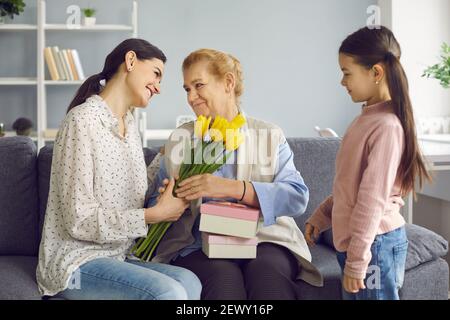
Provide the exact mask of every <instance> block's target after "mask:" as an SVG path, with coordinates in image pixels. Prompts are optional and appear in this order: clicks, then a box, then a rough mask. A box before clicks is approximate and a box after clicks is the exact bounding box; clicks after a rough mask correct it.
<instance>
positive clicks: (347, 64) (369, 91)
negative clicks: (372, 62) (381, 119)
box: [339, 53, 377, 102]
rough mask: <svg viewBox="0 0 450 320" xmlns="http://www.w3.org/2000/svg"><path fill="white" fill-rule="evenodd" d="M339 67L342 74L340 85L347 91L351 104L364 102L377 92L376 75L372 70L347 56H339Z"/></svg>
mask: <svg viewBox="0 0 450 320" xmlns="http://www.w3.org/2000/svg"><path fill="white" fill-rule="evenodd" d="M339 65H340V67H341V70H342V72H343V77H342V80H341V84H342V85H343V86H344V87H345V88H346V89H347V92H348V94H349V95H350V96H351V98H352V100H353V102H366V101H369V100H371V99H372V97H373V96H374V94H376V92H377V85H376V81H377V78H376V75H375V74H374V71H373V70H372V69H367V68H365V67H364V66H362V65H360V64H358V63H356V61H355V59H354V58H353V57H351V56H349V55H346V54H343V53H340V54H339Z"/></svg>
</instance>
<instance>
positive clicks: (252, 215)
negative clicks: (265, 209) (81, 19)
mask: <svg viewBox="0 0 450 320" xmlns="http://www.w3.org/2000/svg"><path fill="white" fill-rule="evenodd" d="M200 212H201V213H202V214H210V215H214V216H222V217H228V218H234V219H242V220H250V221H258V219H259V214H260V210H259V209H255V208H251V207H247V206H246V205H243V204H239V203H233V202H219V201H211V202H207V203H203V204H202V205H201V206H200Z"/></svg>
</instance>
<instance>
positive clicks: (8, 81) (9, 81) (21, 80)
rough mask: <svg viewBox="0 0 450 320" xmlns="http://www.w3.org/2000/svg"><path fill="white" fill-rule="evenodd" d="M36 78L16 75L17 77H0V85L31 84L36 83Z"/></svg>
mask: <svg viewBox="0 0 450 320" xmlns="http://www.w3.org/2000/svg"><path fill="white" fill-rule="evenodd" d="M36 84H37V79H36V78H27V77H15V78H7V77H5V78H0V86H30V85H36Z"/></svg>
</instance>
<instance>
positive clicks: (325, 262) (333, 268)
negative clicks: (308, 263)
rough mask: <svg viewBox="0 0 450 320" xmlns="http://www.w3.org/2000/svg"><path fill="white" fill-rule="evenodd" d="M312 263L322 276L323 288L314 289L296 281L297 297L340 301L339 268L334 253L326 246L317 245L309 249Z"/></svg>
mask: <svg viewBox="0 0 450 320" xmlns="http://www.w3.org/2000/svg"><path fill="white" fill-rule="evenodd" d="M310 251H311V256H312V263H313V264H314V265H315V266H316V267H317V269H318V270H319V271H320V273H321V274H322V276H323V287H314V286H312V285H310V284H308V283H306V282H304V281H301V280H298V281H297V284H298V286H297V296H298V299H301V300H340V299H342V294H341V287H342V286H341V274H342V272H341V267H340V266H339V263H338V261H337V258H336V253H335V252H334V251H333V250H332V249H331V248H329V247H328V246H325V245H321V244H317V245H315V246H314V247H311V248H310Z"/></svg>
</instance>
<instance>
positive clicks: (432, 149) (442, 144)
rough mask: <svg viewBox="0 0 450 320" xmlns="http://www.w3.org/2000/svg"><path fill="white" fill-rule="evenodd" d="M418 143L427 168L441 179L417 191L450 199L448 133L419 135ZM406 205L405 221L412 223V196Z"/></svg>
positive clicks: (449, 140) (404, 211)
mask: <svg viewBox="0 0 450 320" xmlns="http://www.w3.org/2000/svg"><path fill="white" fill-rule="evenodd" d="M418 142H419V145H420V148H421V150H422V153H423V155H424V158H425V160H426V162H427V166H428V169H429V170H430V171H431V172H432V173H433V174H435V175H441V176H442V177H443V179H440V180H441V181H436V183H435V184H433V185H425V186H424V188H423V189H422V190H420V191H418V192H417V193H420V194H425V195H428V196H431V197H434V198H438V199H441V200H444V201H450V179H444V177H446V176H447V175H448V176H450V135H448V134H447V135H433V136H431V135H430V136H420V137H419V140H418ZM406 202H407V205H406V208H405V210H403V215H404V217H405V219H406V222H408V223H413V196H412V194H410V195H409V196H408V198H407V201H406Z"/></svg>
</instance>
